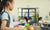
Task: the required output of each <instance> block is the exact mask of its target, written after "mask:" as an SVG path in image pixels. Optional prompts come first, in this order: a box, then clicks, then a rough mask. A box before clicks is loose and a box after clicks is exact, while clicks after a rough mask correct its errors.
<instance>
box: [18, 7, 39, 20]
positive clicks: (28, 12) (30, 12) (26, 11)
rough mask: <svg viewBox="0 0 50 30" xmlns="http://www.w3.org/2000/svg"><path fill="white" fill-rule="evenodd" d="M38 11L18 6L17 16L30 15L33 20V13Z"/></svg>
mask: <svg viewBox="0 0 50 30" xmlns="http://www.w3.org/2000/svg"><path fill="white" fill-rule="evenodd" d="M37 13H38V9H36V8H19V18H24V17H25V16H26V17H31V18H32V20H34V16H35V14H37Z"/></svg>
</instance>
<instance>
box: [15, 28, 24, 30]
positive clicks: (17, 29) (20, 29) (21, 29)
mask: <svg viewBox="0 0 50 30" xmlns="http://www.w3.org/2000/svg"><path fill="white" fill-rule="evenodd" d="M16 30H24V29H23V28H16Z"/></svg>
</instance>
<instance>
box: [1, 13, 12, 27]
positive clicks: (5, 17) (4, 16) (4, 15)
mask: <svg viewBox="0 0 50 30" xmlns="http://www.w3.org/2000/svg"><path fill="white" fill-rule="evenodd" d="M9 15H10V14H9ZM5 19H6V20H7V21H8V20H9V18H8V14H7V13H5V12H4V13H3V14H2V16H1V20H2V21H3V20H5ZM9 28H13V18H12V17H11V15H10V25H9Z"/></svg>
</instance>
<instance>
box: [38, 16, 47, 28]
mask: <svg viewBox="0 0 50 30" xmlns="http://www.w3.org/2000/svg"><path fill="white" fill-rule="evenodd" d="M38 19H39V23H40V24H41V26H42V27H43V24H44V23H48V22H43V20H42V17H39V18H38Z"/></svg>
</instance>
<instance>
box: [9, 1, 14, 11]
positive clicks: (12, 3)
mask: <svg viewBox="0 0 50 30" xmlns="http://www.w3.org/2000/svg"><path fill="white" fill-rule="evenodd" d="M13 8H14V0H13V1H12V2H10V3H9V10H10V11H12V10H13Z"/></svg>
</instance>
